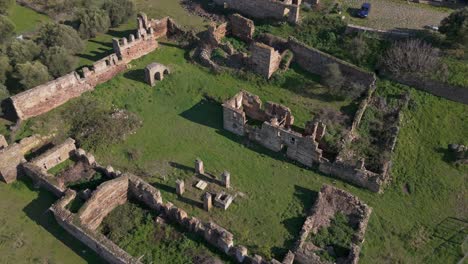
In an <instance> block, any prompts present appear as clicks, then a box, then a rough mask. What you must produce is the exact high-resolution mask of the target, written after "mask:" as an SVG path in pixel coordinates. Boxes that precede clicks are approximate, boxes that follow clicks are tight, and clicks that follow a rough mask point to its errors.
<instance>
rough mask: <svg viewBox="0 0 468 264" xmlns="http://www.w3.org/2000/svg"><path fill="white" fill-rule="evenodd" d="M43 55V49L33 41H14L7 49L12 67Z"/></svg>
mask: <svg viewBox="0 0 468 264" xmlns="http://www.w3.org/2000/svg"><path fill="white" fill-rule="evenodd" d="M40 53H41V48H40V47H39V46H38V45H37V44H36V43H34V42H33V41H31V40H14V41H13V42H11V43H10V45H9V46H8V48H7V54H8V56H9V57H10V60H11V63H12V65H16V64H18V63H25V62H27V61H33V60H34V59H36V58H37V57H38V56H39V54H40Z"/></svg>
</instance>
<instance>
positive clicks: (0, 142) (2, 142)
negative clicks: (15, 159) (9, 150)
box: [0, 134, 8, 150]
mask: <svg viewBox="0 0 468 264" xmlns="http://www.w3.org/2000/svg"><path fill="white" fill-rule="evenodd" d="M6 147H8V142H7V141H6V139H5V136H3V135H1V134H0V150H1V149H4V148H6Z"/></svg>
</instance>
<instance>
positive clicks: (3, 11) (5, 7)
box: [0, 0, 13, 14]
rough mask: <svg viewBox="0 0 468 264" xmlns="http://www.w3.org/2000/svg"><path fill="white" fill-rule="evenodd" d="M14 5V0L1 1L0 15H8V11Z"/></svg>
mask: <svg viewBox="0 0 468 264" xmlns="http://www.w3.org/2000/svg"><path fill="white" fill-rule="evenodd" d="M12 4H13V0H0V14H6V13H8V9H9V8H10V6H11V5H12Z"/></svg>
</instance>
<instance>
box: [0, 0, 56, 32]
mask: <svg viewBox="0 0 468 264" xmlns="http://www.w3.org/2000/svg"><path fill="white" fill-rule="evenodd" d="M8 17H9V18H10V19H11V21H12V22H13V23H14V24H15V26H16V33H17V34H23V33H27V32H31V31H34V30H36V29H37V28H38V27H39V26H40V25H41V24H43V23H47V22H51V21H52V20H51V19H50V18H49V17H48V16H46V15H43V14H39V13H37V12H36V11H34V10H32V9H29V8H27V7H23V6H21V5H18V4H13V6H12V7H11V9H10V10H9V14H8Z"/></svg>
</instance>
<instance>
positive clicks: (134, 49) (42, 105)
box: [9, 15, 171, 120]
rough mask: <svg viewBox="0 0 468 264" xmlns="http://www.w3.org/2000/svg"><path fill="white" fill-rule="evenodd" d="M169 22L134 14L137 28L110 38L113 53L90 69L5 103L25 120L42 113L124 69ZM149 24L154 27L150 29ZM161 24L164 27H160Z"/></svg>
mask: <svg viewBox="0 0 468 264" xmlns="http://www.w3.org/2000/svg"><path fill="white" fill-rule="evenodd" d="M144 17H146V15H145V16H144ZM169 21H170V19H168V18H165V19H164V21H162V22H161V21H158V20H151V21H150V22H148V21H146V22H145V23H144V22H143V17H142V16H138V19H137V22H138V25H139V28H138V30H137V33H136V35H133V34H131V35H130V36H129V37H128V38H122V39H120V40H119V39H114V40H113V47H114V52H115V53H113V54H111V55H109V56H107V57H105V58H103V59H101V60H99V61H97V62H95V63H94V64H93V66H92V67H91V68H87V67H85V68H83V69H82V74H81V75H80V74H79V73H78V72H72V73H69V74H67V75H65V76H63V77H60V78H57V79H55V80H52V81H50V82H47V83H45V84H42V85H39V86H37V87H34V88H32V89H29V90H27V91H24V92H22V93H19V94H17V95H14V96H12V97H10V99H9V102H10V103H11V106H12V107H13V108H14V110H15V113H16V116H17V118H18V119H22V120H26V119H29V118H31V117H34V116H38V115H41V114H43V113H46V112H48V111H50V110H52V109H54V108H56V107H58V106H60V105H62V104H64V103H66V102H68V100H70V99H72V98H75V97H78V96H80V95H81V94H82V93H84V92H87V91H90V90H93V89H94V87H95V86H96V85H98V84H100V83H104V82H106V81H108V80H110V79H112V78H113V77H114V76H116V75H117V74H119V73H121V72H123V71H125V70H126V69H127V64H128V63H129V62H130V61H132V60H134V59H138V58H140V57H142V56H144V55H146V54H148V53H150V52H152V51H154V50H155V49H156V48H157V47H158V42H157V38H159V37H163V36H165V35H166V34H168V32H169V30H168V29H167V27H168V26H169V25H171V23H170V22H169ZM153 25H155V26H158V28H157V29H154V28H153ZM164 26H166V28H161V27H164Z"/></svg>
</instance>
